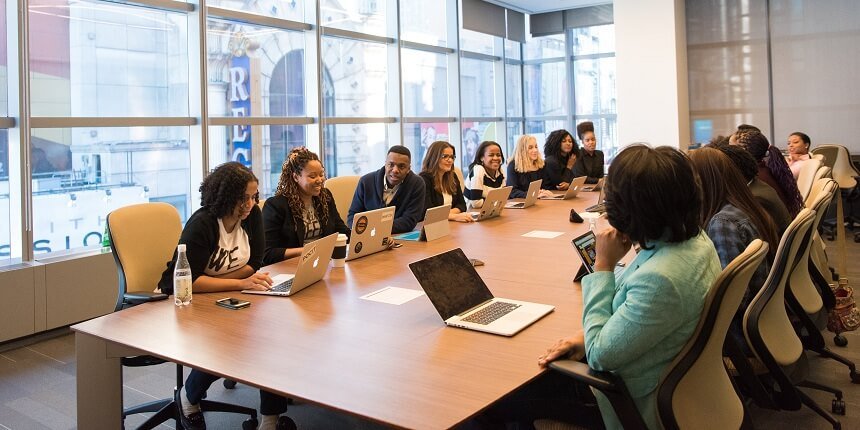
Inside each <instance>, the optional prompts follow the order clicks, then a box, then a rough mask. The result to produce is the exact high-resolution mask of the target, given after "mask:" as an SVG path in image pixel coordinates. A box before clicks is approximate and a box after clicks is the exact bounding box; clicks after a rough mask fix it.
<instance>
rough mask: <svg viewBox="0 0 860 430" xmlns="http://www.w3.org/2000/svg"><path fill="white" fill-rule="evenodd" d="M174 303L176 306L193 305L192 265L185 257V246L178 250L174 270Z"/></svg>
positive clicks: (179, 247)
mask: <svg viewBox="0 0 860 430" xmlns="http://www.w3.org/2000/svg"><path fill="white" fill-rule="evenodd" d="M173 303H175V304H176V306H185V305H188V304H191V265H190V264H188V257H186V256H185V245H184V244H180V245H179V246H178V247H177V248H176V266H175V267H174V269H173Z"/></svg>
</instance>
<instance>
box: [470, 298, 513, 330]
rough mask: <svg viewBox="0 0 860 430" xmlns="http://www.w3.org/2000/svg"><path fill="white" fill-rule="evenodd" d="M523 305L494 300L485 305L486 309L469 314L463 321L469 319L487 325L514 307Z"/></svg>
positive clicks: (471, 321)
mask: <svg viewBox="0 0 860 430" xmlns="http://www.w3.org/2000/svg"><path fill="white" fill-rule="evenodd" d="M520 306H521V305H517V304H514V303H507V302H493V303H491V304H490V306H487V307H485V308H484V309H481V310H479V311H478V312H475V313H473V314H472V315H469V316H468V317H466V318H463V321H467V322H470V323H475V324H482V325H487V324H489V323H491V322H493V321H495V320H497V319H499V318H501V317H503V316H505V315H507V314H509V313H511V312H512V311H513V310H514V309H516V308H518V307H520Z"/></svg>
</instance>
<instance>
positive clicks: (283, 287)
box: [269, 278, 296, 293]
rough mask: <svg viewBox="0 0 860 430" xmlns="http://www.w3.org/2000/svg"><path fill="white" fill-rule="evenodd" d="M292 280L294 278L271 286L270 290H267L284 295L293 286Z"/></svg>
mask: <svg viewBox="0 0 860 430" xmlns="http://www.w3.org/2000/svg"><path fill="white" fill-rule="evenodd" d="M293 279H296V278H290V279H287V280H286V281H284V282H281V283H280V284H278V285H272V288H270V289H269V290H270V291H274V292H276V293H286V292H287V291H290V287H292V286H293Z"/></svg>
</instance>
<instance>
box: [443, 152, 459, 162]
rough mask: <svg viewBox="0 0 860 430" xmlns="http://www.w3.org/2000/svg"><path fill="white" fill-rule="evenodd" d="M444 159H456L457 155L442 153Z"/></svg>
mask: <svg viewBox="0 0 860 430" xmlns="http://www.w3.org/2000/svg"><path fill="white" fill-rule="evenodd" d="M442 159H443V160H451V161H454V160H456V159H457V156H456V155H454V154H442Z"/></svg>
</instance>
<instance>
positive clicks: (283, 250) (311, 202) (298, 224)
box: [263, 148, 349, 264]
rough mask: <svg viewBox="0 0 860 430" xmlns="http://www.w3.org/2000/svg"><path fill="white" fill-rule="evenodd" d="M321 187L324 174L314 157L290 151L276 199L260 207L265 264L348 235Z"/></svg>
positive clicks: (274, 197) (327, 194)
mask: <svg viewBox="0 0 860 430" xmlns="http://www.w3.org/2000/svg"><path fill="white" fill-rule="evenodd" d="M324 183H325V171H324V170H323V166H322V163H320V159H319V157H318V156H317V155H316V154H314V153H313V152H311V151H309V150H308V149H307V148H296V149H293V150H292V151H290V155H289V156H288V157H287V159H286V160H285V161H284V165H283V167H282V168H281V179H280V180H279V181H278V188H277V190H276V191H275V195H274V196H272V197H270V198H269V199H268V200H266V204H265V206H263V225H264V226H265V229H266V230H265V231H266V253H265V256H264V257H263V263H264V264H273V263H277V262H279V261H282V260H286V259H289V258H293V257H297V256H298V255H300V254H301V252H302V247H303V246H304V245H305V244H306V243H308V242H313V241H314V240H317V239H319V238H321V237H324V236H328V235H330V234H332V233H343V234H349V227H347V226H346V224H344V222H343V219H342V218H341V217H340V214H339V213H338V211H337V207H336V206H335V202H334V197H332V195H331V191H329V190H327V189H325V188H324V187H323V184H324Z"/></svg>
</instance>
